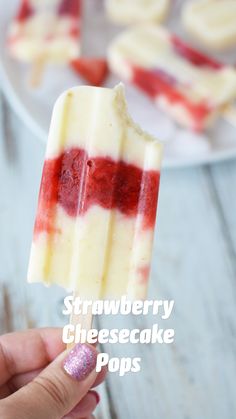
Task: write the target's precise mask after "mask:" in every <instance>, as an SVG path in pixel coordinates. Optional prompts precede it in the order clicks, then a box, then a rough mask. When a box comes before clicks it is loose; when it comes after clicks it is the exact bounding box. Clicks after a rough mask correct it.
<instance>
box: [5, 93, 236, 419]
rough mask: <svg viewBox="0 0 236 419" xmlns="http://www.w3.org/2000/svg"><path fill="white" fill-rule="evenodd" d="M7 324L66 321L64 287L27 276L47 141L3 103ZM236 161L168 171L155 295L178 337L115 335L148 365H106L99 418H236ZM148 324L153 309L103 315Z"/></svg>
mask: <svg viewBox="0 0 236 419" xmlns="http://www.w3.org/2000/svg"><path fill="white" fill-rule="evenodd" d="M0 118H1V124H0V255H1V256H0V284H1V294H0V318H1V323H0V325H1V333H4V332H8V331H12V330H16V329H22V328H26V327H36V326H54V325H62V324H63V323H64V321H65V319H64V318H63V316H62V314H61V310H62V299H63V297H64V292H63V291H62V290H59V289H55V288H51V289H46V288H44V287H43V286H41V285H31V286H30V285H27V284H26V282H25V277H26V270H27V263H28V256H29V249H30V242H31V235H32V226H33V220H34V212H35V207H36V201H37V194H38V187H39V181H40V176H41V168H42V163H43V157H44V145H43V144H41V143H40V142H39V141H38V140H37V139H36V138H34V136H33V135H32V134H31V132H29V131H28V129H27V128H26V127H25V126H24V125H23V124H22V122H21V121H20V120H19V119H18V117H17V116H16V115H15V114H14V113H13V112H12V111H11V109H10V108H9V106H8V104H7V103H6V101H5V99H4V98H3V96H1V107H0ZM235 192H236V162H235V161H231V162H227V163H222V164H219V165H216V166H212V167H210V166H205V167H197V168H193V169H184V170H173V171H164V172H163V175H162V181H161V190H160V200H159V217H158V228H157V234H156V243H155V249H154V264H153V272H152V278H151V286H150V293H149V296H150V298H156V299H157V298H159V299H161V298H165V299H174V300H175V309H174V313H173V315H172V317H171V319H170V320H169V321H168V322H165V327H167V326H169V327H173V328H174V329H175V334H176V337H175V343H174V344H173V345H169V346H168V345H164V346H161V345H155V346H153V345H147V346H139V345H132V346H129V345H127V346H126V345H116V346H114V345H111V346H110V347H104V348H102V350H105V351H107V352H109V353H110V354H111V355H112V356H127V355H128V356H141V357H142V371H141V372H140V373H139V374H127V375H126V376H125V377H123V378H120V377H119V376H118V375H117V374H110V375H109V377H108V379H107V382H106V384H105V386H104V387H103V389H102V393H103V397H102V403H101V407H100V411H99V412H98V414H97V417H98V418H102V419H108V418H109V419H111V418H112V419H143V418H144V417H146V416H147V417H149V418H154V419H235V418H236V397H235V395H236V385H235V377H236V339H235V336H236V258H235V255H236V193H235ZM98 322H99V326H100V327H101V326H102V325H105V324H106V325H107V324H108V325H109V326H110V327H111V326H112V327H116V326H117V327H121V326H122V327H124V326H125V327H126V326H127V327H130V328H131V327H136V326H139V327H142V328H145V327H146V325H149V326H150V327H151V325H152V323H153V322H154V319H153V318H151V317H149V318H146V317H145V318H144V317H143V318H139V319H133V318H132V317H130V318H128V319H127V318H125V320H124V319H121V318H115V319H114V318H112V319H108V318H106V319H98Z"/></svg>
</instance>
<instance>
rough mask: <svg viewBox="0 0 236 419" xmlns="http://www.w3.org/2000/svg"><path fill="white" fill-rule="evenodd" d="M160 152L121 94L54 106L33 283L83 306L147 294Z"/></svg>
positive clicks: (75, 95)
mask: <svg viewBox="0 0 236 419" xmlns="http://www.w3.org/2000/svg"><path fill="white" fill-rule="evenodd" d="M161 157H162V145H161V143H160V142H159V141H158V140H155V139H154V138H153V137H151V136H150V135H148V134H147V133H145V132H143V131H142V129H141V128H140V127H139V126H137V125H136V124H135V123H134V122H132V120H131V118H130V116H129V115H128V113H127V108H126V102H125V97H124V92H123V87H122V86H121V85H118V86H117V87H115V88H114V89H107V88H98V87H87V86H80V87H76V88H73V89H70V90H68V91H66V92H65V93H64V94H62V95H61V97H60V98H59V99H58V101H57V102H56V105H55V108H54V111H53V116H52V122H51V127H50V132H49V139H48V144H47V151H46V159H45V163H44V168H43V175H42V182H41V188H40V194H39V203H38V209H37V216H36V222H35V228H34V237H33V242H32V249H31V256H30V263H29V270H28V281H29V282H41V281H42V282H44V283H45V284H47V285H51V284H58V285H60V286H62V287H64V288H65V289H67V290H72V291H73V292H74V293H76V294H77V295H79V296H80V298H82V299H94V300H95V299H100V298H120V297H121V296H122V295H127V296H128V297H129V298H131V299H141V298H144V297H145V295H146V290H147V282H148V277H149V270H150V263H151V252H152V241H153V233H154V226H155V218H156V209H157V197H158V190H159V179H160V165H161Z"/></svg>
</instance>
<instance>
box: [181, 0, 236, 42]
mask: <svg viewBox="0 0 236 419" xmlns="http://www.w3.org/2000/svg"><path fill="white" fill-rule="evenodd" d="M182 20H183V23H184V26H185V28H186V29H187V30H188V31H189V33H191V34H192V35H193V36H195V37H196V38H197V39H199V41H200V42H202V43H203V44H204V45H206V46H208V47H210V48H214V49H224V48H227V47H230V46H234V45H236V2H235V0H223V1H222V0H198V1H191V2H186V3H185V6H184V8H183V13H182Z"/></svg>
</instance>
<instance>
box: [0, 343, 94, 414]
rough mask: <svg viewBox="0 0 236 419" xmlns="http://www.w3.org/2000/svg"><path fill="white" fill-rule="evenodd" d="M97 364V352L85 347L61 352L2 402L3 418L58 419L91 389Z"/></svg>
mask: <svg viewBox="0 0 236 419" xmlns="http://www.w3.org/2000/svg"><path fill="white" fill-rule="evenodd" d="M96 362H97V351H96V350H95V348H93V347H92V346H90V345H87V344H77V345H76V346H75V347H74V348H73V349H72V350H71V351H70V352H68V351H66V352H63V353H62V354H61V355H59V357H57V358H56V359H55V361H53V362H52V363H51V364H50V365H49V366H48V367H47V368H45V369H44V370H43V371H42V372H41V374H39V375H38V376H37V377H36V378H35V379H34V380H33V381H32V382H31V383H29V384H28V385H27V386H25V387H22V388H21V389H20V390H19V391H17V392H16V393H14V394H13V395H12V396H10V397H8V398H7V399H5V408H6V412H7V416H6V417H9V418H10V417H17V418H18V419H28V418H30V419H42V418H44V419H47V418H48V419H49V418H50V419H61V418H62V417H63V416H65V415H66V414H67V413H68V412H70V411H71V410H72V409H73V408H74V407H75V406H76V405H77V404H78V403H79V402H80V400H81V399H82V398H83V397H84V396H85V395H86V394H87V392H88V391H89V389H90V387H91V386H92V385H93V383H94V381H95V379H96V376H97V373H96V371H95V367H96ZM14 409H15V410H14ZM9 413H10V414H9Z"/></svg>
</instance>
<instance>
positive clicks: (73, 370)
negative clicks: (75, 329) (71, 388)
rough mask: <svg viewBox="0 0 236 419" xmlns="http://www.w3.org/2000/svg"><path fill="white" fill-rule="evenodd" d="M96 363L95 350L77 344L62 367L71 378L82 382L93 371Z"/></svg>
mask: <svg viewBox="0 0 236 419" xmlns="http://www.w3.org/2000/svg"><path fill="white" fill-rule="evenodd" d="M96 363H97V352H96V350H95V349H93V348H91V347H90V346H88V345H85V344H81V343H78V344H77V345H76V346H75V347H74V348H73V349H72V350H71V351H70V352H69V354H68V355H67V357H66V359H65V361H64V363H63V367H64V370H65V371H66V372H67V373H68V374H69V375H71V377H73V378H75V379H76V380H78V381H82V380H84V379H85V378H86V377H88V375H89V374H90V373H91V372H92V371H93V370H94V369H95V367H96Z"/></svg>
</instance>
